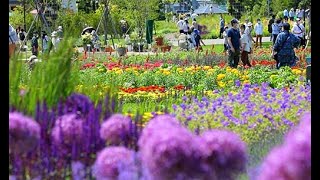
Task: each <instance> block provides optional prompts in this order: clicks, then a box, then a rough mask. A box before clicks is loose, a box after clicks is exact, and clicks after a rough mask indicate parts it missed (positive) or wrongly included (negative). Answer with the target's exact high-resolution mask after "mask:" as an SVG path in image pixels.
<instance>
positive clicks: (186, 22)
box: [183, 20, 190, 35]
mask: <svg viewBox="0 0 320 180" xmlns="http://www.w3.org/2000/svg"><path fill="white" fill-rule="evenodd" d="M189 28H190V27H189V22H188V20H184V23H183V33H184V34H186V35H187V34H188V32H189Z"/></svg>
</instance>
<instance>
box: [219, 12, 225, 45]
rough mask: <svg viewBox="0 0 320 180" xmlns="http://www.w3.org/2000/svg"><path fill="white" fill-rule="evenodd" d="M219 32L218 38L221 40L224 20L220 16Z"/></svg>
mask: <svg viewBox="0 0 320 180" xmlns="http://www.w3.org/2000/svg"><path fill="white" fill-rule="evenodd" d="M219 24H220V32H219V37H220V38H221V39H222V38H223V36H222V34H223V32H224V19H223V18H222V15H221V16H220V23H219Z"/></svg>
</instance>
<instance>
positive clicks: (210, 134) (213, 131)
mask: <svg viewBox="0 0 320 180" xmlns="http://www.w3.org/2000/svg"><path fill="white" fill-rule="evenodd" d="M63 42H64V41H63ZM71 44H72V41H70V42H69V41H65V42H64V43H63V44H61V46H62V47H61V48H59V49H58V51H57V52H55V53H53V54H51V55H49V56H48V57H46V58H48V60H47V61H43V62H41V63H37V64H35V66H34V68H33V69H30V68H29V67H28V65H26V64H24V63H21V62H19V61H15V60H12V61H11V62H10V71H9V72H10V89H9V90H10V103H9V107H10V110H9V145H10V146H9V162H10V164H9V172H10V178H12V179H75V180H84V179H97V180H105V179H110V180H115V179H119V180H171V179H172V180H175V179H183V180H191V179H199V180H237V179H257V180H267V179H277V178H279V177H281V178H283V179H286V178H287V179H293V180H300V179H310V173H311V149H310V146H311V141H310V140H311V139H310V137H311V129H310V128H311V114H310V112H311V85H309V84H308V83H307V80H306V63H305V59H304V57H305V55H306V54H307V55H308V54H310V53H311V51H310V49H307V51H301V50H297V52H296V53H297V56H300V60H299V61H298V62H297V64H296V66H295V67H291V68H290V67H285V68H281V69H279V70H278V69H276V68H275V63H274V60H272V59H271V58H270V57H269V55H270V52H271V51H270V50H269V49H260V50H257V51H255V52H254V53H253V54H252V55H251V60H252V65H253V66H252V67H250V68H249V67H243V66H242V65H240V66H239V67H238V68H230V67H227V64H226V62H227V60H226V56H224V55H223V54H219V53H214V52H210V51H204V52H197V53H193V54H192V53H189V52H181V53H180V54H175V53H174V52H167V53H165V54H161V53H159V54H157V55H154V56H151V55H137V56H128V55H124V56H121V57H118V56H112V55H110V54H108V55H106V54H104V55H98V54H94V55H93V56H91V57H90V58H83V57H81V54H79V55H78V56H75V54H74V51H73V48H72V45H71ZM288 164H290V166H288Z"/></svg>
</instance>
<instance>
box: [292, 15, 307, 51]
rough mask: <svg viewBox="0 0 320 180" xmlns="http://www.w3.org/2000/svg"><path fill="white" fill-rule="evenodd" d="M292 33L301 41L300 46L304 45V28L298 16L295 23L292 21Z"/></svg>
mask: <svg viewBox="0 0 320 180" xmlns="http://www.w3.org/2000/svg"><path fill="white" fill-rule="evenodd" d="M292 33H293V34H294V35H295V36H297V37H298V38H299V39H300V41H301V42H300V46H302V47H304V46H305V40H304V33H305V28H304V26H303V24H302V23H301V19H299V18H297V19H296V23H294V25H293V28H292Z"/></svg>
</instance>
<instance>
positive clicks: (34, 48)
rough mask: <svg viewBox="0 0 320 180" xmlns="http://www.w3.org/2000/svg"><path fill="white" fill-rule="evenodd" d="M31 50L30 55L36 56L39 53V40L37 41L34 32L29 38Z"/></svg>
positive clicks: (36, 35)
mask: <svg viewBox="0 0 320 180" xmlns="http://www.w3.org/2000/svg"><path fill="white" fill-rule="evenodd" d="M31 48H32V49H31V52H32V55H35V56H38V54H39V42H38V34H37V33H34V34H33V37H32V39H31Z"/></svg>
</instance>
